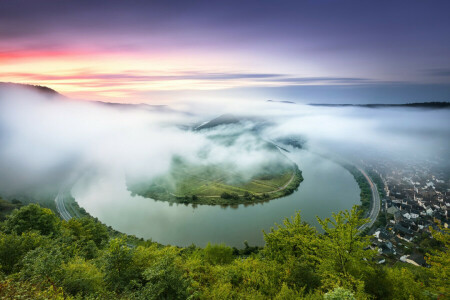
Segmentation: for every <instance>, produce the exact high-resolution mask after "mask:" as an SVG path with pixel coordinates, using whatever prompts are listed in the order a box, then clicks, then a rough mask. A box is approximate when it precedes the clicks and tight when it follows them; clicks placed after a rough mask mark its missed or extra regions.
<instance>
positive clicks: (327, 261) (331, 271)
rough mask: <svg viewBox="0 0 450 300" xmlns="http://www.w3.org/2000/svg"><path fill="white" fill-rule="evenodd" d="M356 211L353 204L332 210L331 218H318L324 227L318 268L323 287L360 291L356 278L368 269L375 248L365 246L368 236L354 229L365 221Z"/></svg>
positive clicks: (359, 284)
mask: <svg viewBox="0 0 450 300" xmlns="http://www.w3.org/2000/svg"><path fill="white" fill-rule="evenodd" d="M360 215H361V212H360V211H358V208H357V206H354V207H353V209H352V210H351V211H348V210H345V211H343V212H339V213H337V214H335V213H334V214H333V219H329V218H326V219H324V220H321V219H319V218H318V221H319V223H320V225H321V226H322V229H323V231H324V234H323V238H322V243H323V244H322V246H321V251H320V255H321V257H322V263H321V266H320V272H321V276H322V283H323V284H324V288H325V289H330V288H332V287H334V286H336V285H339V286H343V287H344V288H348V289H351V290H353V291H355V292H358V293H359V292H361V293H362V290H363V285H364V283H363V281H362V280H360V279H358V278H360V277H362V276H363V273H364V272H366V271H370V270H371V269H372V266H373V263H372V258H373V256H374V255H375V252H373V251H372V250H365V249H366V248H367V247H368V246H369V244H370V240H369V237H367V236H362V235H361V234H359V232H358V228H359V227H360V226H361V225H363V224H364V223H366V222H367V220H365V219H360Z"/></svg>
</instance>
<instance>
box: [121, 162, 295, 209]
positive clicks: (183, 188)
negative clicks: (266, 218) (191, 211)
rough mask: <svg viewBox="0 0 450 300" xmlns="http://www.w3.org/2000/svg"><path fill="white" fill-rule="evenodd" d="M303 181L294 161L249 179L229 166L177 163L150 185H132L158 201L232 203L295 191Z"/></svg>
mask: <svg viewBox="0 0 450 300" xmlns="http://www.w3.org/2000/svg"><path fill="white" fill-rule="evenodd" d="M302 180H303V177H302V175H301V171H300V170H298V168H297V166H296V165H295V164H293V163H290V164H285V165H282V166H280V167H279V168H277V169H272V170H267V171H265V172H262V173H261V174H259V175H258V176H256V177H253V178H250V179H245V178H242V177H241V176H240V175H239V174H237V173H235V172H233V170H232V169H230V168H227V167H226V166H214V165H206V166H192V165H187V164H185V163H183V162H177V163H175V166H173V167H172V171H171V172H170V174H168V175H167V176H163V177H160V178H158V179H156V180H154V181H153V182H152V183H151V184H150V185H148V184H145V183H144V184H140V185H132V186H131V188H130V189H131V190H132V191H133V192H135V193H137V194H140V195H142V196H144V197H148V198H153V199H156V200H165V201H170V202H177V203H196V204H214V205H215V204H220V205H230V204H239V203H253V202H260V201H267V200H270V199H274V198H278V197H282V196H284V195H287V194H290V193H292V192H293V191H294V190H295V189H296V188H297V187H298V185H299V184H300V182H301V181H302ZM288 183H289V184H288ZM224 193H225V194H224Z"/></svg>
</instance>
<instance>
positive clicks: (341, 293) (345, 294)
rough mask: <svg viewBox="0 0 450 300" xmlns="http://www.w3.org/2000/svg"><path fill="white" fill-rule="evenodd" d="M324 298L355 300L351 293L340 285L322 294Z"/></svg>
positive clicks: (325, 299) (329, 299) (330, 299)
mask: <svg viewBox="0 0 450 300" xmlns="http://www.w3.org/2000/svg"><path fill="white" fill-rule="evenodd" d="M323 299H324V300H356V298H355V296H354V295H353V293H352V292H351V291H349V290H346V289H344V288H341V287H337V288H335V289H334V290H332V291H331V292H328V293H326V294H325V295H323Z"/></svg>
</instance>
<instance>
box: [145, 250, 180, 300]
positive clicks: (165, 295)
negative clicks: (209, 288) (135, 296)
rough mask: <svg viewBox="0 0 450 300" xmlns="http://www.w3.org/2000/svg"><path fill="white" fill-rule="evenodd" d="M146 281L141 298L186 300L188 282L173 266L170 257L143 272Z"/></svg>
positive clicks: (173, 263) (173, 261)
mask: <svg viewBox="0 0 450 300" xmlns="http://www.w3.org/2000/svg"><path fill="white" fill-rule="evenodd" d="M144 277H145V279H146V281H147V283H146V285H145V287H144V289H143V294H142V297H143V298H144V299H170V300H172V299H174V300H176V299H186V298H187V296H188V294H187V289H188V287H189V283H188V281H187V280H186V279H185V278H184V277H183V271H182V269H181V268H180V267H179V266H177V265H176V264H175V259H174V257H172V256H165V257H163V258H162V259H161V260H159V261H158V262H156V263H155V264H154V265H153V266H151V267H150V268H148V269H147V270H145V271H144Z"/></svg>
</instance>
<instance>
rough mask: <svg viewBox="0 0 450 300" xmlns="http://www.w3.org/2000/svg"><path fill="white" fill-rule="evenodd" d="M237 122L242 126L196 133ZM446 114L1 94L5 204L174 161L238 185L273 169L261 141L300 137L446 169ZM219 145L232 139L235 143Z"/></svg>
mask: <svg viewBox="0 0 450 300" xmlns="http://www.w3.org/2000/svg"><path fill="white" fill-rule="evenodd" d="M225 113H231V114H233V115H234V116H236V117H237V118H239V119H240V120H241V122H240V123H239V124H227V125H221V126H216V127H214V128H211V129H205V130H194V128H195V127H196V126H198V125H199V124H202V123H204V122H207V121H209V120H211V119H212V118H215V117H218V116H220V115H222V114H225ZM449 120H450V110H449V109H416V108H361V107H316V106H308V105H304V104H291V103H278V102H267V101H265V100H264V99H261V100H260V101H254V100H253V101H245V99H232V100H227V101H220V102H215V101H214V99H210V101H208V102H206V101H192V100H191V101H184V102H171V103H169V104H168V107H159V106H126V105H125V106H113V105H106V104H100V103H95V102H89V101H81V100H71V99H67V98H62V97H58V96H49V95H47V94H45V93H41V92H37V91H34V90H30V89H20V88H17V87H13V88H12V87H1V91H0V195H2V196H5V197H10V196H14V195H17V194H22V195H23V194H30V195H33V194H35V193H37V192H49V193H54V192H55V191H57V190H58V189H60V188H61V187H62V186H65V185H71V184H74V183H76V182H78V183H79V182H86V181H89V178H101V177H109V178H121V179H120V180H123V178H124V177H125V176H126V177H130V178H143V179H145V180H151V179H152V178H153V177H155V176H159V175H162V174H164V173H166V172H168V170H169V168H170V165H171V162H172V159H173V157H174V156H181V157H183V158H185V159H186V160H188V161H189V162H191V163H195V164H211V163H212V164H226V165H228V166H231V168H233V169H234V170H235V171H236V172H240V173H241V174H242V176H245V177H251V176H253V175H254V174H255V172H257V170H258V168H259V167H260V166H262V165H264V164H267V162H270V161H273V160H276V159H277V156H276V155H274V154H273V152H271V151H269V150H267V148H266V147H264V145H265V143H264V142H262V140H261V139H260V138H262V139H263V140H265V141H276V140H277V139H278V138H280V137H288V136H295V137H301V139H302V140H304V141H305V145H304V147H305V148H307V149H308V150H309V151H312V152H318V153H322V154H323V153H325V154H327V155H339V156H343V157H346V158H348V159H353V160H355V159H360V158H363V159H368V158H371V159H374V160H384V159H393V160H396V159H399V158H401V159H403V160H405V161H407V160H409V159H415V160H430V159H431V160H434V161H436V162H438V163H444V164H447V165H446V166H448V161H449V158H450V157H449V156H450V151H449V150H450V121H449ZM217 136H228V137H229V136H236V138H235V139H233V142H232V143H221V142H217V140H216V139H214V137H217Z"/></svg>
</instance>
